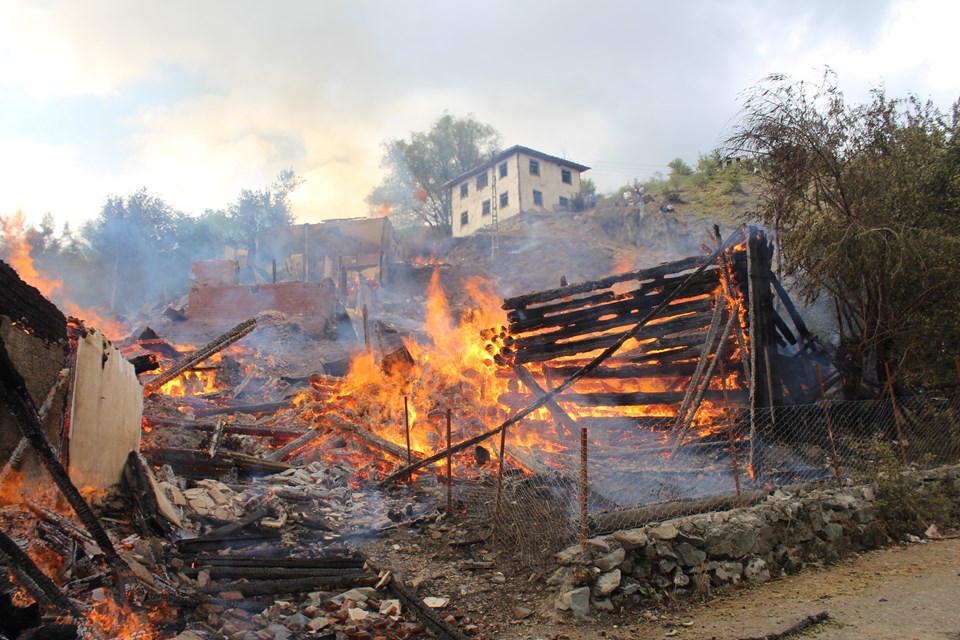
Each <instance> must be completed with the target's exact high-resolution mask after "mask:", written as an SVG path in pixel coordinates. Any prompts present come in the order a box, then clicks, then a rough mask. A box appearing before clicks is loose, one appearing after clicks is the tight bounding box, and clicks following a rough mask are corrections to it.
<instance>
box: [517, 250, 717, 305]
mask: <svg viewBox="0 0 960 640" xmlns="http://www.w3.org/2000/svg"><path fill="white" fill-rule="evenodd" d="M700 266H701V260H700V259H699V258H697V257H691V258H686V259H685V260H680V261H678V262H670V263H666V264H662V265H659V266H656V267H651V268H649V269H640V270H639V271H631V272H629V273H620V274H617V275H613V276H607V277H606V278H600V279H599V280H593V281H589V282H580V283H577V284H571V285H568V286H566V287H560V288H558V289H547V290H545V291H536V292H534V293H528V294H525V295H522V296H516V297H513V298H507V299H506V300H504V301H503V308H504V309H508V310H509V309H518V308H520V307H526V306H528V305H531V304H537V303H541V302H549V301H551V300H556V299H557V298H565V297H567V296H572V295H576V294H579V293H588V292H590V291H594V290H596V289H609V288H610V287H612V286H613V285H615V284H617V283H618V282H627V281H630V280H636V281H638V282H645V281H648V280H659V279H663V278H665V277H666V276H669V275H674V274H682V272H684V271H686V270H689V269H695V268H698V267H700ZM680 277H681V278H682V277H683V275H681V276H680Z"/></svg>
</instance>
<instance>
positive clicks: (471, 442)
mask: <svg viewBox="0 0 960 640" xmlns="http://www.w3.org/2000/svg"><path fill="white" fill-rule="evenodd" d="M741 229H742V228H741ZM740 237H741V232H740V231H738V232H737V233H735V234H733V235H732V236H731V237H730V238H729V239H728V240H727V242H726V243H724V244H723V245H722V246H721V247H720V248H719V249H717V251H715V252H714V253H713V254H712V255H710V256H708V257H707V258H706V259H704V260H703V261H702V262H700V266H699V267H697V268H696V269H695V270H694V271H693V272H692V273H691V274H690V275H688V276H687V277H686V278H687V281H689V280H692V279H693V278H696V277H697V276H699V275H700V274H701V273H703V272H704V271H705V270H706V269H707V267H709V266H710V265H713V264H714V262H715V261H716V260H717V259H718V258H719V257H720V254H721V253H722V252H723V251H726V250H727V247H728V246H732V245H733V244H735V243H736V242H739V240H740ZM683 291H684V287H683V286H682V285H681V286H679V287H677V288H676V289H675V290H674V292H673V293H672V294H671V296H668V297H667V298H666V299H664V300H663V302H661V303H660V304H659V305H657V307H656V308H654V309H652V310H651V311H650V312H649V313H647V315H645V316H644V317H643V318H641V319H640V321H639V322H637V324H636V325H634V326H633V328H632V329H630V330H629V331H626V332H624V333H623V334H622V335H621V336H620V338H619V339H617V340H616V341H615V342H614V343H613V344H611V345H609V346H608V347H607V348H606V349H604V350H603V351H602V352H601V353H600V354H598V355H597V356H595V357H594V358H593V359H592V360H591V361H590V362H588V363H587V364H585V365H584V366H583V367H581V368H580V369H578V370H577V371H575V372H574V373H573V374H572V375H571V376H570V377H569V378H567V379H566V380H564V381H563V382H562V383H561V384H559V385H558V386H556V387H555V388H553V389H551V390H550V391H548V392H547V393H545V394H544V395H542V396H540V397H539V398H537V399H535V400H534V401H533V402H531V403H530V404H528V405H527V406H526V407H525V408H523V409H521V410H519V411H517V412H515V413H514V414H513V415H512V416H510V417H509V418H507V419H506V420H505V421H503V422H502V423H501V424H500V426H498V427H496V428H494V429H491V430H489V431H486V432H484V433H480V434H478V435H476V436H474V437H472V438H467V439H466V440H464V441H462V442H460V443H459V444H457V445H454V446H453V447H449V448H448V450H445V451H440V452H438V453H436V454H434V455H432V456H430V457H429V458H426V459H424V460H421V461H420V462H416V463H414V464H412V465H408V466H406V467H404V468H402V469H400V470H398V471H396V472H395V473H392V474H391V475H389V476H387V477H386V478H384V479H383V480H382V481H381V482H380V485H381V486H384V485H387V484H390V483H392V482H395V481H397V480H400V479H403V478H406V477H408V476H409V475H410V474H411V473H414V472H416V471H418V470H419V469H422V468H423V467H425V466H427V465H429V464H433V463H434V462H437V461H438V460H442V459H443V458H444V457H445V456H447V455H449V454H452V453H459V452H461V451H464V450H465V449H468V448H469V447H473V446H476V445H477V444H480V443H481V442H483V441H484V440H486V439H487V438H490V437H491V436H494V435H496V434H498V433H500V432H501V431H503V430H504V429H506V428H508V427H509V426H511V425H514V424H517V423H518V422H520V420H522V419H523V418H525V417H526V416H528V415H530V414H531V413H533V412H534V411H536V410H537V409H539V408H540V407H542V406H544V405H546V403H547V401H549V400H551V399H553V398H554V397H556V396H557V395H559V394H561V393H563V392H564V391H566V390H567V389H569V388H570V387H572V386H573V385H574V384H576V383H577V382H578V381H579V380H581V379H582V378H584V377H585V376H587V375H589V374H590V372H592V371H593V370H594V369H596V368H597V367H599V366H600V365H601V364H603V363H604V361H606V360H607V359H608V358H609V357H610V356H612V355H613V354H614V353H616V352H617V351H619V350H620V348H621V347H623V345H624V344H626V342H627V341H628V340H632V339H636V338H637V337H638V336H639V335H640V333H641V332H642V331H643V329H644V327H646V326H647V324H648V323H649V322H650V321H651V320H653V319H654V318H656V317H657V316H659V315H660V313H662V312H663V311H664V309H666V308H667V306H668V305H669V304H670V302H672V301H673V300H674V299H675V298H677V297H679V296H680V294H681V293H682V292H683Z"/></svg>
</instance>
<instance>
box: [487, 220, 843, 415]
mask: <svg viewBox="0 0 960 640" xmlns="http://www.w3.org/2000/svg"><path fill="white" fill-rule="evenodd" d="M718 246H720V244H719V236H718ZM702 260H703V258H701V257H697V256H694V257H689V258H684V259H681V260H677V261H675V262H670V263H665V264H661V265H658V266H656V267H651V268H648V269H640V270H637V271H631V272H628V273H623V274H618V275H612V276H608V277H605V278H601V279H599V280H594V281H590V282H581V283H577V284H571V285H567V286H561V287H558V288H555V289H548V290H544V291H537V292H533V293H528V294H524V295H521V296H516V297H513V298H508V299H506V300H504V302H503V308H504V309H505V310H506V311H507V318H508V323H509V326H508V327H506V329H507V331H508V332H509V339H508V340H507V341H506V343H505V344H506V345H507V347H506V348H505V349H502V350H501V351H500V353H499V354H498V357H497V362H498V363H499V364H501V365H509V366H513V367H516V366H518V365H529V366H530V369H529V374H530V375H532V376H533V377H534V379H535V380H536V382H537V384H538V385H540V386H542V387H545V388H550V381H551V380H556V379H564V378H566V377H567V376H568V375H569V374H570V372H572V371H575V370H576V369H578V368H579V367H580V366H581V365H582V363H583V362H585V361H587V360H589V359H590V358H591V357H592V355H593V353H595V352H596V351H597V350H600V349H604V348H606V347H608V346H610V345H612V344H615V343H616V341H617V340H618V338H619V337H620V336H621V334H622V331H623V328H625V327H627V326H629V325H632V324H634V323H635V322H636V320H637V319H638V318H639V317H640V316H642V315H643V314H644V313H647V312H649V311H650V310H652V309H655V308H656V307H657V305H658V304H660V303H661V302H662V301H664V300H665V299H669V298H670V296H671V295H673V296H675V297H674V298H673V299H672V302H670V304H669V305H667V306H666V307H665V308H664V309H663V310H662V312H661V313H660V314H658V315H657V316H656V317H655V318H654V319H653V320H651V321H650V322H649V323H648V324H647V326H645V327H644V329H643V331H642V332H641V333H640V334H639V335H638V336H637V339H636V342H635V343H633V344H632V345H630V344H628V345H626V347H625V348H624V349H623V350H621V351H620V352H618V353H617V354H616V355H614V356H613V357H610V358H608V359H607V360H606V361H605V362H604V363H603V366H601V367H597V368H595V369H594V370H593V371H591V372H590V373H589V374H588V375H586V376H584V378H583V379H582V380H581V381H580V382H578V383H577V385H576V386H575V387H574V388H573V389H571V390H570V391H568V392H566V393H563V394H560V395H558V396H557V397H556V400H557V401H558V402H560V403H562V404H563V407H564V408H565V409H566V410H568V411H569V412H570V413H571V414H572V415H574V416H584V415H595V411H594V410H595V409H597V408H605V409H607V414H608V416H609V417H608V418H606V419H607V420H619V421H621V422H623V421H626V422H628V423H631V422H632V423H633V424H634V425H636V426H638V427H641V428H643V427H644V426H645V425H647V423H649V421H650V418H624V417H617V416H616V415H615V414H616V413H617V409H618V408H621V409H622V408H629V407H649V406H658V407H663V406H669V407H673V408H674V411H676V410H678V409H679V405H680V400H681V399H683V397H684V395H685V393H686V390H687V387H688V386H689V385H690V384H692V383H691V380H692V375H693V373H694V371H695V369H696V366H697V359H698V357H700V356H701V354H702V353H704V350H705V349H706V350H707V351H708V353H707V356H709V357H710V358H715V357H719V358H720V359H721V363H722V365H723V368H724V370H725V371H726V373H727V380H726V381H724V382H723V383H721V382H720V380H718V379H714V380H713V381H712V384H711V383H710V381H709V380H708V381H707V382H706V383H705V384H709V385H710V386H709V388H708V390H706V391H705V392H704V393H702V394H701V395H702V398H703V399H704V400H708V401H711V402H713V403H717V402H725V403H726V405H727V406H729V407H731V408H733V409H742V410H744V411H743V412H742V413H744V414H745V413H746V411H745V410H747V409H754V410H755V409H757V408H763V409H768V408H771V407H776V406H780V405H783V404H799V403H805V402H810V401H811V400H813V396H811V392H810V391H808V390H812V389H813V388H814V386H815V385H813V384H811V381H812V378H811V375H812V360H814V359H816V360H819V361H821V362H825V360H826V359H825V358H823V357H822V355H823V353H822V350H821V349H820V348H819V347H818V345H817V339H816V337H815V336H813V335H812V334H811V333H810V331H809V329H808V328H807V326H806V325H805V323H804V322H803V320H802V318H801V317H800V314H799V313H798V311H797V309H796V307H795V305H794V304H793V303H792V301H791V300H790V299H789V296H788V295H787V292H786V290H785V289H784V287H783V285H782V284H781V283H780V282H779V280H778V279H777V277H776V275H775V274H774V272H773V269H772V264H773V243H772V242H771V241H770V240H768V238H767V237H766V234H765V233H764V232H763V231H762V230H760V229H758V228H756V227H751V228H750V229H749V230H747V231H746V233H744V234H743V237H742V238H741V239H740V242H739V243H738V244H736V245H735V246H732V247H730V248H728V249H726V250H725V251H723V252H722V254H721V258H720V259H719V260H718V261H717V262H716V263H714V264H712V265H710V266H709V267H708V268H706V269H704V270H702V271H701V272H700V273H698V274H696V275H695V276H694V277H689V276H690V274H691V272H692V270H693V269H694V268H695V267H696V266H697V265H698V264H701V263H702ZM727 286H728V287H729V292H728V293H729V295H728V301H729V302H731V303H733V302H734V301H737V300H739V301H740V304H741V305H742V306H743V313H742V314H741V317H740V318H739V321H735V323H734V324H736V325H737V326H736V331H735V332H731V335H729V336H726V339H725V340H723V341H721V344H722V345H724V346H723V348H722V351H721V353H720V354H719V356H717V355H716V354H712V353H710V352H709V350H710V349H711V344H712V343H714V342H716V340H714V339H713V338H712V337H711V336H710V335H709V331H708V328H709V326H710V325H711V320H712V318H713V317H714V315H715V313H716V306H717V304H718V300H719V297H718V296H719V293H720V291H721V290H723V289H724V288H725V287H727ZM678 289H681V291H680V292H679V295H677V293H678ZM778 308H782V309H784V310H785V311H786V314H785V316H781V314H780V312H779V311H778ZM730 313H731V311H730V309H724V310H722V314H723V315H724V319H725V320H726V319H729V314H730ZM744 335H746V336H747V344H748V345H750V346H749V347H748V349H747V351H746V354H742V353H741V351H742V349H740V348H739V347H738V344H739V343H740V341H741V339H742V336H744ZM718 338H719V336H718ZM744 356H745V357H746V358H747V359H748V360H749V361H748V362H745V363H744V362H742V361H741V358H742V357H744ZM515 371H516V369H515V368H514V369H513V370H512V371H511V372H509V373H508V372H507V370H504V372H503V375H511V374H513V375H515V373H514V372H515ZM746 372H752V373H751V374H750V375H747V373H746ZM718 377H719V376H718ZM654 379H655V380H656V384H651V382H652V381H653V380H654ZM611 382H616V383H617V387H616V391H614V390H613V389H612V388H611V387H610V386H609V383H611ZM529 388H530V385H529V384H526V383H524V384H523V385H522V386H519V387H518V388H516V389H514V391H513V392H511V393H508V394H506V395H505V396H503V397H501V400H502V401H504V402H505V403H506V404H508V405H511V406H522V405H524V404H526V403H527V402H529V401H530V400H531V399H533V398H536V397H537V396H538V394H536V393H535V392H534V393H531V392H530V391H529ZM622 413H625V412H623V411H621V414H622ZM750 413H751V415H753V414H754V413H755V411H751V412H750ZM592 420H597V418H592ZM658 420H660V421H662V422H660V424H668V423H669V421H670V420H671V418H670V417H666V418H664V417H661V418H658ZM757 428H759V429H760V430H761V433H762V431H763V430H765V429H771V428H775V426H774V425H770V424H765V425H759V426H758V427H757Z"/></svg>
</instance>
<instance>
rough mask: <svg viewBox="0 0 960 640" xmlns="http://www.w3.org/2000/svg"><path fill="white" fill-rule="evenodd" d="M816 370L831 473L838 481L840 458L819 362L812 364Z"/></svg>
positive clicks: (838, 481)
mask: <svg viewBox="0 0 960 640" xmlns="http://www.w3.org/2000/svg"><path fill="white" fill-rule="evenodd" d="M813 366H814V367H816V370H817V384H818V385H820V402H822V403H823V416H824V417H825V418H826V419H827V436H829V437H830V455H832V456H833V475H835V476H836V477H837V484H839V483H840V459H839V458H838V457H837V443H836V441H835V440H834V438H833V420H831V419H830V406H829V405H828V404H827V392H826V390H825V389H824V387H823V376H822V375H821V374H820V363H819V362H817V363H814V365H813Z"/></svg>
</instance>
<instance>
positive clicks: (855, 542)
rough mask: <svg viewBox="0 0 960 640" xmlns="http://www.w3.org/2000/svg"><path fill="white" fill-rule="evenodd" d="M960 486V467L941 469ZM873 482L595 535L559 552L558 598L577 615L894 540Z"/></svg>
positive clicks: (777, 495)
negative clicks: (883, 519) (583, 545)
mask: <svg viewBox="0 0 960 640" xmlns="http://www.w3.org/2000/svg"><path fill="white" fill-rule="evenodd" d="M941 474H946V475H947V477H949V478H952V481H953V482H954V483H955V484H956V485H957V487H958V488H960V467H951V468H949V469H945V470H941ZM877 513H878V510H877V504H876V498H875V491H874V489H873V488H872V487H870V486H855V487H842V488H831V489H821V490H811V491H799V492H797V493H787V492H784V491H781V490H777V491H775V492H774V493H772V494H771V495H770V496H768V497H767V498H766V500H764V501H763V502H761V503H759V504H757V505H755V506H753V507H749V508H742V509H734V510H731V511H721V512H715V513H707V514H701V515H693V516H685V517H682V518H677V519H674V520H669V521H665V522H660V523H656V524H650V525H647V526H644V527H641V528H636V529H628V530H624V531H618V532H616V533H613V534H611V535H607V536H602V537H598V538H593V539H591V540H589V541H588V545H587V548H586V549H581V547H580V545H579V544H578V545H576V546H573V547H569V548H567V549H565V550H563V551H561V552H560V553H558V554H556V560H557V562H558V563H559V565H560V567H559V568H558V569H557V570H556V571H555V572H554V574H553V575H552V576H551V577H550V579H549V584H550V585H551V587H552V588H553V591H552V594H551V598H553V605H554V606H555V607H556V608H557V609H559V610H561V611H571V612H572V613H573V614H574V615H576V616H584V615H587V614H588V613H589V612H590V611H591V610H612V609H613V608H614V605H613V602H614V601H615V600H616V601H621V602H623V601H629V600H636V601H639V600H641V599H649V598H658V597H661V596H663V595H665V594H666V593H671V594H678V593H679V594H682V593H685V592H686V593H694V592H700V593H707V592H708V590H710V589H715V588H717V587H723V586H726V585H732V584H737V583H739V582H750V583H762V582H765V581H767V580H769V579H770V578H771V577H776V576H779V575H781V574H783V573H793V572H796V571H798V570H799V569H800V568H801V567H802V566H803V565H806V564H811V563H813V564H816V563H822V562H824V561H831V560H836V559H839V558H842V557H844V556H847V555H849V554H852V553H856V552H859V551H864V550H869V549H876V548H879V547H881V546H884V545H885V544H888V543H889V542H890V540H889V538H888V537H887V535H886V527H885V526H884V523H883V522H881V521H880V520H879V519H878V517H877Z"/></svg>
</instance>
